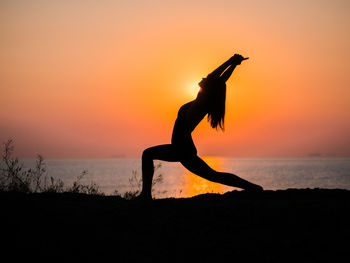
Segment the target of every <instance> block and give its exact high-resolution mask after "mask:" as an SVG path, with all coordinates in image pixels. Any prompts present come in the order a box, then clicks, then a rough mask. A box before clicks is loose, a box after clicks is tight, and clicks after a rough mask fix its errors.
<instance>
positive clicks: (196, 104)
mask: <svg viewBox="0 0 350 263" xmlns="http://www.w3.org/2000/svg"><path fill="white" fill-rule="evenodd" d="M206 114H207V111H206V107H205V105H203V103H201V102H200V101H198V99H197V100H194V101H191V102H188V103H186V104H184V105H182V106H181V108H180V109H179V112H178V115H177V119H176V121H175V125H174V129H173V134H172V138H171V143H172V144H174V145H176V146H179V147H181V148H183V149H186V150H188V151H193V152H195V153H197V150H196V148H195V145H194V143H193V140H192V137H191V133H192V131H193V130H194V129H195V128H196V126H197V125H198V124H199V123H200V121H201V120H202V119H203V118H204V116H205V115H206Z"/></svg>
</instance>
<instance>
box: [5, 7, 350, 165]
mask: <svg viewBox="0 0 350 263" xmlns="http://www.w3.org/2000/svg"><path fill="white" fill-rule="evenodd" d="M0 40H1V41H0V59H1V63H0V141H1V142H5V141H6V140H7V139H9V138H12V139H14V142H15V147H16V154H17V155H18V156H20V157H34V156H36V154H42V155H43V156H44V157H46V158H70V157H74V158H80V157H81V158H83V157H89V158H94V157H113V156H121V155H123V156H127V157H140V156H141V154H142V150H143V149H144V148H146V147H149V146H153V145H157V144H165V143H170V138H171V132H172V128H173V123H174V121H175V119H176V115H177V111H178V109H179V107H180V106H181V105H182V104H184V103H186V102H188V101H190V100H192V99H194V98H195V97H196V92H197V90H198V85H197V83H198V82H199V81H200V80H201V78H202V77H205V76H206V75H207V74H208V73H210V72H211V71H212V70H214V69H215V68H216V67H217V66H219V65H220V64H221V63H223V62H224V61H225V60H227V59H228V58H229V57H231V56H232V55H233V54H234V53H240V54H242V55H243V56H247V57H250V59H249V60H247V61H244V62H243V63H242V65H241V66H238V67H237V68H236V70H235V72H234V73H233V75H232V77H231V79H230V80H229V81H228V83H227V104H226V110H227V115H226V119H225V123H226V130H225V132H221V131H215V130H213V129H211V128H210V125H209V123H207V122H206V120H203V121H202V122H201V123H200V125H199V126H198V127H197V129H196V130H195V131H194V132H193V134H192V135H193V139H194V141H195V144H196V146H197V149H198V154H199V155H202V156H207V155H209V156H231V157H293V156H307V155H309V154H313V153H320V154H322V155H336V156H350V51H349V49H350V1H347V0H308V1H306V0H286V1H279V0H274V1H272V0H269V1H258V0H255V1H253V0H251V1H250V0H248V1H247V0H244V1H243V0H242V1H234V0H232V1H228V0H227V1H222V0H215V1H205V0H200V1H192V0H176V1H170V0H159V1H154V0H149V1H146V0H145V1H141V0H139V1H132V0H129V1H126V0H125V1H121V0H119V1H112V0H110V1H108V0H99V1H97V0H96V1H92V0H91V1H86V0H81V1H78V0H75V1H74V0H73V1H68V0H67V1H66V0H60V1H44V0H43V1H28V0H23V1H17V0H8V1H7V0H5V1H1V2H0Z"/></svg>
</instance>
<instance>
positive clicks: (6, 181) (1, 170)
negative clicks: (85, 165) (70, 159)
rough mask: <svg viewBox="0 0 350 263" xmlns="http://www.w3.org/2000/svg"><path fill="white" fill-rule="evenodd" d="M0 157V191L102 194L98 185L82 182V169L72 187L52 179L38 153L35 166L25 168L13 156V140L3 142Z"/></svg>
mask: <svg viewBox="0 0 350 263" xmlns="http://www.w3.org/2000/svg"><path fill="white" fill-rule="evenodd" d="M3 145H4V150H3V153H2V159H1V163H0V191H12V192H21V193H39V192H41V193H43V192H52V193H62V192H71V193H84V194H93V195H103V193H102V192H101V191H100V189H99V186H98V185H97V184H96V183H94V182H91V183H90V184H88V185H85V184H82V183H81V179H82V178H83V177H84V176H85V175H86V174H87V171H86V170H84V171H83V172H82V174H81V175H79V176H78V177H77V180H76V181H75V182H74V183H73V186H72V187H68V188H65V187H64V183H63V181H62V180H61V179H54V178H53V177H49V179H48V176H47V174H46V164H45V162H44V158H43V157H42V156H41V155H38V157H37V159H36V161H35V167H34V168H33V169H32V168H30V169H25V168H24V165H23V164H22V163H20V162H19V160H18V158H17V157H13V151H14V146H13V140H8V141H7V142H5V143H4V144H3Z"/></svg>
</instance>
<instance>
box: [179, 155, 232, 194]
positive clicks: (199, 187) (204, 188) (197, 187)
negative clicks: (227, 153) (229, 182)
mask: <svg viewBox="0 0 350 263" xmlns="http://www.w3.org/2000/svg"><path fill="white" fill-rule="evenodd" d="M202 159H203V160H204V161H205V162H206V163H207V164H208V165H209V166H210V167H211V168H212V169H214V170H216V171H219V172H223V171H222V169H223V167H224V159H223V158H220V157H214V156H208V157H203V158H202ZM184 180H185V181H184V184H183V185H182V186H179V188H181V189H182V195H183V196H186V197H191V196H195V195H199V194H203V193H223V192H225V191H229V190H233V188H232V187H229V186H225V185H222V184H218V183H213V182H210V181H208V180H206V179H204V178H201V177H200V176H198V175H195V174H192V173H191V172H189V171H187V170H185V174H184Z"/></svg>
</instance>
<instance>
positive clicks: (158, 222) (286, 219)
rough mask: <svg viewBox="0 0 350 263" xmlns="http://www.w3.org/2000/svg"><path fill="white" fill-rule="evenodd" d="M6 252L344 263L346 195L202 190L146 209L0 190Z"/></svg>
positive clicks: (45, 256)
mask: <svg viewBox="0 0 350 263" xmlns="http://www.w3.org/2000/svg"><path fill="white" fill-rule="evenodd" d="M0 205H1V221H2V224H1V225H2V231H1V232H2V235H1V236H2V238H1V239H2V240H3V241H4V242H3V245H1V247H2V253H1V254H2V256H3V257H5V256H6V257H7V256H8V257H9V259H11V260H10V261H8V262H14V261H15V260H16V259H20V258H21V259H26V260H31V259H36V260H45V261H49V262H51V261H53V260H57V259H58V260H61V261H64V262H66V261H77V260H78V261H85V260H88V261H97V262H131V261H133V260H138V261H142V262H151V261H152V262H154V261H161V262H175V261H176V262H182V261H184V260H186V261H189V260H191V261H193V259H194V260H195V262H200V261H206V262H209V261H213V262H222V261H229V262H242V261H243V262H244V261H253V260H254V261H258V262H340V261H343V260H346V259H347V258H349V257H350V255H349V254H350V249H349V248H350V246H349V245H350V241H349V240H350V191H347V190H335V189H334V190H327V189H289V190H280V191H264V192H262V193H255V194H254V193H247V192H244V191H243V192H240V191H233V192H228V193H226V194H223V195H219V194H206V195H200V196H195V197H192V198H181V199H159V200H154V201H153V202H152V203H149V204H144V203H139V202H135V201H127V200H124V199H122V198H120V197H117V196H92V195H83V194H19V193H4V192H3V193H0Z"/></svg>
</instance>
